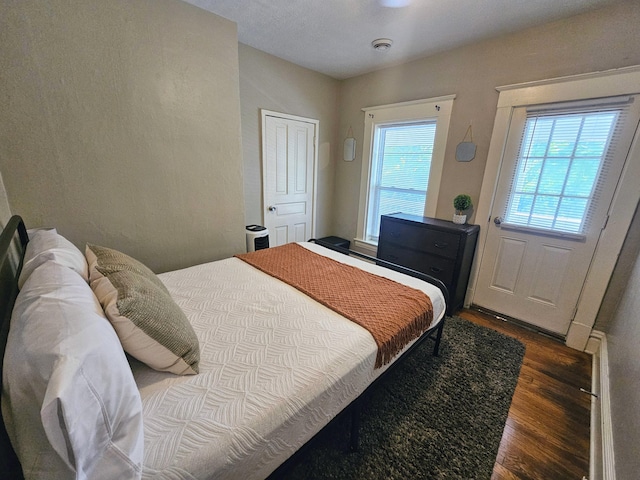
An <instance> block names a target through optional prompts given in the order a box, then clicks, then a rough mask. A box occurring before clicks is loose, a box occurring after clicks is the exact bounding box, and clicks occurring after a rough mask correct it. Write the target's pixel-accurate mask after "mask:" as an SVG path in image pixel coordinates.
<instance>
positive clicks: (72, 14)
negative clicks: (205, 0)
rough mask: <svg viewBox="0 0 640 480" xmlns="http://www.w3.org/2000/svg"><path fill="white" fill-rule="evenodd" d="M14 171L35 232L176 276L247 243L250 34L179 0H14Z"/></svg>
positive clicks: (5, 72)
mask: <svg viewBox="0 0 640 480" xmlns="http://www.w3.org/2000/svg"><path fill="white" fill-rule="evenodd" d="M0 45H2V48H0V72H2V73H1V74H0V97H1V100H0V125H2V128H1V129H0V171H1V173H2V176H3V178H4V184H5V187H6V190H7V194H8V198H9V204H10V206H11V209H12V211H13V212H14V213H18V214H21V215H22V216H23V217H24V219H25V222H26V224H27V226H28V227H37V226H55V227H57V228H58V230H59V231H60V232H62V233H63V234H64V235H66V236H67V237H68V238H69V239H70V240H71V241H73V242H74V243H75V244H77V245H78V246H83V245H84V243H85V242H87V241H90V242H95V243H99V244H104V245H109V246H112V247H114V248H118V249H122V250H123V251H125V252H127V253H129V254H131V255H133V256H135V257H137V258H139V259H140V260H142V261H143V262H146V263H147V264H148V265H149V266H150V267H151V268H152V269H154V270H158V271H164V270H168V269H174V268H177V267H182V266H186V265H190V264H194V263H199V262H202V261H205V260H211V259H215V258H221V257H226V256H229V255H231V254H233V253H236V252H239V251H243V250H244V204H243V186H242V156H241V140H240V105H239V87H238V54H237V48H238V47H237V45H238V44H237V33H236V26H235V24H234V23H232V22H230V21H227V20H224V19H222V18H220V17H217V16H215V15H212V14H210V13H207V12H205V11H203V10H201V9H198V8H196V7H193V6H191V5H188V4H186V3H184V2H182V1H179V0H136V1H135V2H131V1H129V0H109V1H103V0H64V1H62V0H52V1H49V2H41V1H35V0H20V1H4V2H2V4H1V6H0Z"/></svg>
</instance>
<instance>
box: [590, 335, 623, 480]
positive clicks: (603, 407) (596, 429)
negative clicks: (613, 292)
mask: <svg viewBox="0 0 640 480" xmlns="http://www.w3.org/2000/svg"><path fill="white" fill-rule="evenodd" d="M586 351H587V352H588V353H591V354H592V355H593V357H592V358H593V360H592V372H591V382H592V383H591V391H592V392H593V393H595V394H596V395H597V397H591V441H590V445H591V450H590V457H591V458H590V468H589V479H590V480H598V479H601V480H615V478H616V469H615V458H614V450H613V423H612V420H611V397H610V396H609V393H610V391H609V354H608V351H607V336H606V335H605V334H604V333H603V332H599V331H597V330H593V331H592V332H591V335H590V338H589V341H588V342H587V349H586ZM598 437H599V438H598ZM600 466H601V469H600Z"/></svg>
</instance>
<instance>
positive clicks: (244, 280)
mask: <svg viewBox="0 0 640 480" xmlns="http://www.w3.org/2000/svg"><path fill="white" fill-rule="evenodd" d="M302 245H303V246H305V247H307V248H309V249H311V250H314V251H316V252H319V253H322V254H325V255H327V256H331V257H332V258H335V259H336V260H339V261H343V262H345V263H351V264H356V265H358V266H361V267H363V268H364V269H366V270H370V271H372V272H374V273H378V274H384V276H387V277H389V278H392V279H395V280H398V281H402V282H403V283H407V284H410V285H411V286H413V287H414V288H419V289H421V290H423V291H425V293H427V294H428V295H429V296H430V297H431V299H432V303H433V305H434V319H435V320H434V323H435V322H437V321H439V320H440V319H441V318H442V317H443V315H444V300H443V298H442V296H441V294H440V292H439V290H438V289H437V288H435V287H433V286H431V285H428V284H426V283H424V282H420V281H418V280H416V279H414V278H411V277H406V276H403V275H401V274H399V273H397V272H393V271H390V270H387V269H383V268H381V267H377V266H376V265H373V264H369V263H365V262H362V261H359V260H356V259H353V258H351V257H347V256H346V255H342V254H338V253H336V252H333V251H331V250H327V249H325V248H323V247H320V246H318V245H315V244H310V243H304V244H302ZM160 278H161V279H162V281H163V282H164V283H165V284H166V286H167V288H168V289H169V291H170V292H171V294H172V295H173V297H174V299H175V300H176V302H177V303H178V305H180V307H182V309H183V310H184V311H185V313H186V315H187V317H188V318H189V320H190V321H191V323H192V324H193V327H194V329H195V332H196V334H197V335H198V338H199V340H200V349H201V360H200V374H198V375H195V376H186V377H179V376H175V375H172V374H168V373H161V372H156V371H154V370H151V369H149V368H147V367H146V366H145V365H143V364H141V363H138V362H135V361H134V364H133V372H134V377H135V379H136V383H137V384H138V387H139V389H140V395H141V397H142V403H143V410H144V423H145V432H144V434H145V445H144V447H145V456H144V458H145V461H144V464H145V468H144V473H143V476H144V477H146V478H154V479H155V478H181V479H184V478H202V479H204V478H210V479H213V478H215V479H223V478H234V479H235V478H238V479H243V480H249V479H253V478H255V479H262V478H265V477H266V476H268V475H269V474H270V473H271V472H272V471H273V470H275V469H276V468H277V467H278V466H279V465H280V464H281V463H282V462H283V461H285V460H286V459H287V458H288V457H289V456H291V454H293V453H294V452H295V451H296V450H297V449H298V448H299V447H300V446H302V445H303V444H304V443H305V442H306V441H307V440H309V439H310V438H311V437H312V436H313V435H314V434H315V433H317V432H318V431H319V430H320V429H321V428H322V427H323V426H324V425H326V424H327V423H328V422H329V421H330V420H331V419H332V418H333V417H334V416H335V415H336V414H337V413H339V412H340V410H341V409H343V408H344V407H345V406H346V405H348V404H349V403H350V402H351V401H352V400H354V399H355V398H356V397H357V396H358V395H359V394H360V393H361V392H362V391H364V389H365V388H366V387H367V386H368V385H369V384H370V383H371V381H372V380H373V379H375V378H376V377H377V376H378V375H379V374H380V373H381V372H382V371H384V367H383V368H381V369H375V370H374V368H373V367H374V363H375V358H376V344H375V342H374V340H373V338H372V337H371V335H370V334H369V333H368V332H367V331H366V330H364V329H363V328H362V327H360V326H358V325H357V324H355V323H353V322H351V321H349V320H346V319H344V318H343V317H341V316H340V315H338V314H336V313H334V312H333V311H332V310H330V309H328V308H326V307H324V306H322V305H320V304H319V303H317V302H315V301H313V300H311V299H310V298H308V297H307V296H305V295H303V294H302V293H300V292H298V291H297V290H295V289H294V288H292V287H290V286H289V285H287V284H285V283H283V282H281V281H279V280H276V279H274V278H272V277H270V276H269V275H266V274H264V273H262V272H260V271H259V270H257V269H255V268H253V267H251V266H250V265H248V264H246V263H245V262H243V261H241V260H239V259H237V258H230V259H226V260H221V261H218V262H213V263H209V264H204V265H198V266H194V267H191V268H187V269H184V270H179V271H175V272H168V273H164V274H161V275H160Z"/></svg>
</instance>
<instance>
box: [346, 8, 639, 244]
mask: <svg viewBox="0 0 640 480" xmlns="http://www.w3.org/2000/svg"><path fill="white" fill-rule="evenodd" d="M638 25H640V3H637V2H625V3H622V4H618V5H616V6H613V7H610V8H607V9H602V10H597V11H594V12H592V13H588V14H585V15H580V16H576V17H572V18H569V19H567V20H563V21H559V22H554V23H550V24H546V25H543V26H541V27H537V28H532V29H528V30H525V31H522V32H520V33H516V34H513V35H506V36H503V37H499V38H496V39H493V40H489V41H485V42H481V43H477V44H474V45H470V46H466V47H463V48H459V49H456V50H453V51H449V52H446V53H442V54H439V55H435V56H432V57H429V58H425V59H422V60H417V61H414V62H410V63H407V64H404V65H400V66H397V67H392V68H388V69H385V70H381V71H378V72H373V73H370V74H367V75H362V76H359V77H355V78H352V79H349V80H346V81H344V82H343V85H342V91H341V98H342V103H341V107H340V127H339V131H340V132H342V131H345V132H346V131H347V129H348V128H349V126H352V127H353V130H354V133H355V137H356V139H357V141H358V151H357V155H356V161H354V162H351V163H346V162H338V163H337V169H336V194H335V203H336V205H340V206H341V208H340V209H336V211H335V216H334V230H335V232H336V234H338V235H340V236H342V237H345V238H350V239H351V238H354V236H355V235H356V223H357V219H358V201H359V193H360V181H361V179H360V170H361V155H362V138H363V127H364V116H363V115H364V114H363V112H362V111H361V109H362V108H363V107H367V106H375V105H384V104H389V103H396V102H403V101H408V100H415V99H421V98H429V97H437V96H441V95H448V94H456V100H455V101H454V107H453V114H452V117H451V127H450V129H449V139H448V142H447V148H446V155H445V164H444V171H443V176H442V183H441V188H440V198H439V200H438V205H437V213H436V216H437V217H439V218H444V219H450V218H451V215H452V214H453V206H452V204H451V203H452V200H453V197H455V196H456V195H457V194H458V193H468V194H469V195H471V197H472V199H473V201H474V203H476V204H477V202H478V197H479V193H480V186H481V183H482V176H483V173H484V168H485V163H486V158H487V152H488V148H489V141H490V139H491V132H492V130H493V121H494V117H495V114H496V103H497V99H498V93H497V92H496V90H495V87H497V86H500V85H506V84H513V83H520V82H528V81H533V80H539V79H545V78H552V77H558V76H564V75H572V74H578V73H584V72H591V71H597V70H606V69H611V68H617V67H623V66H628V65H636V64H640V28H638ZM470 124H472V125H473V139H474V142H475V143H476V144H477V145H478V149H477V153H476V157H475V159H474V160H473V161H471V162H469V163H460V162H457V161H456V160H455V148H456V145H457V144H458V143H459V142H461V141H462V139H463V137H464V136H465V132H466V130H467V128H468V126H469V125H470ZM474 220H475V219H474V218H473V217H471V221H474ZM478 221H479V219H478Z"/></svg>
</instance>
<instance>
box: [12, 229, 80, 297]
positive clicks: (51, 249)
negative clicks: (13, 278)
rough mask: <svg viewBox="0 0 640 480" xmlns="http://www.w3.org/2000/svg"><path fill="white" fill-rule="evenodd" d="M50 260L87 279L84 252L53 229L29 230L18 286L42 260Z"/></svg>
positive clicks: (20, 285) (19, 286)
mask: <svg viewBox="0 0 640 480" xmlns="http://www.w3.org/2000/svg"><path fill="white" fill-rule="evenodd" d="M49 260H52V261H54V262H56V263H59V264H60V265H64V266H65V267H68V268H70V269H71V270H74V271H76V272H78V273H79V274H80V275H81V276H82V278H84V280H85V282H88V281H89V267H88V265H87V260H86V258H85V257H84V254H83V253H82V252H81V251H80V250H79V249H78V247H76V246H75V245H74V244H73V243H71V242H70V241H69V240H67V239H66V238H64V237H63V236H62V235H60V234H59V233H58V232H57V231H56V230H55V229H51V230H34V231H30V232H29V243H27V249H26V251H25V253H24V263H23V265H22V271H21V272H20V278H18V288H22V286H23V285H24V282H26V281H27V278H29V275H31V274H32V273H33V271H34V270H35V269H36V268H38V267H39V266H40V265H42V264H43V263H44V262H47V261H49Z"/></svg>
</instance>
